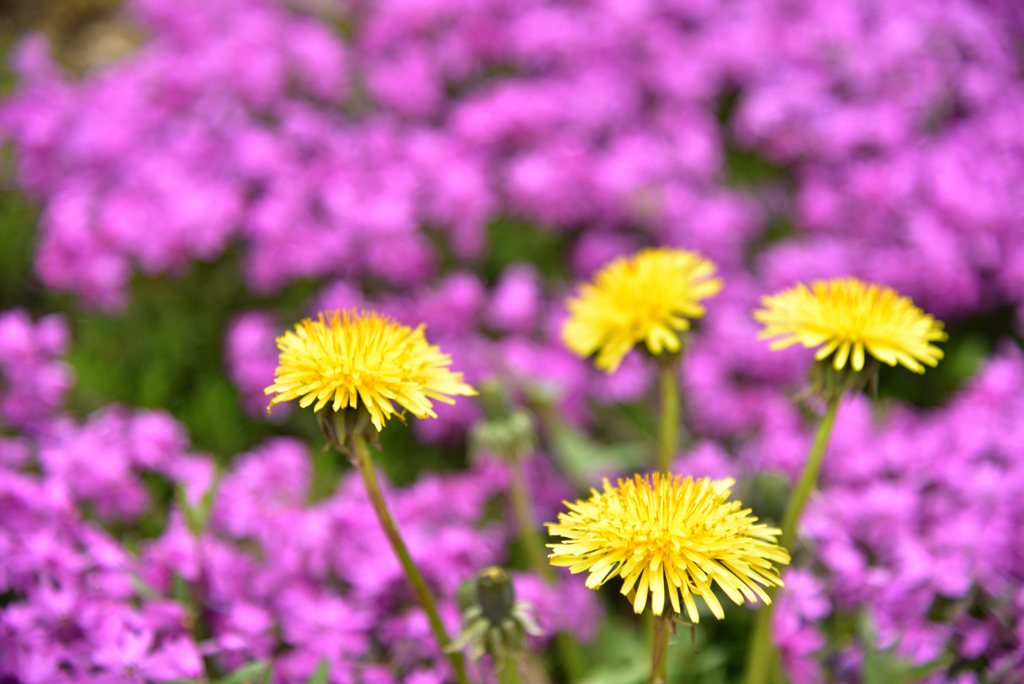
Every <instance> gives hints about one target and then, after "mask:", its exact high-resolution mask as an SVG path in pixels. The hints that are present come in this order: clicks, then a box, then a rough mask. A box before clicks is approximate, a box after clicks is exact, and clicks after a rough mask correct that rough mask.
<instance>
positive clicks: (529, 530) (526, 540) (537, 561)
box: [506, 456, 555, 584]
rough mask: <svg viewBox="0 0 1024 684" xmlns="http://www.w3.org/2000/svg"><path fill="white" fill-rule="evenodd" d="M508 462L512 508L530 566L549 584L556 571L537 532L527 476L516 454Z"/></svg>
mask: <svg viewBox="0 0 1024 684" xmlns="http://www.w3.org/2000/svg"><path fill="white" fill-rule="evenodd" d="M506 462H507V463H508V466H509V468H508V489H509V495H510V497H511V498H512V508H513V510H514V511H515V515H516V524H517V525H518V526H519V536H520V537H521V538H522V540H523V546H524V548H525V551H526V559H527V561H528V562H529V563H530V567H531V568H533V569H534V570H536V571H537V572H539V573H540V575H541V577H543V578H544V579H545V580H546V581H547V582H548V583H549V584H550V583H551V582H554V581H555V573H554V571H553V570H552V569H551V565H550V563H548V560H547V554H546V553H545V551H544V542H543V541H541V538H540V535H539V534H538V533H537V524H536V522H535V521H534V519H533V507H532V506H531V505H530V494H529V492H528V491H527V490H526V478H525V477H524V475H523V466H522V464H521V463H520V461H519V459H518V458H517V457H515V456H509V457H508V458H507V459H506Z"/></svg>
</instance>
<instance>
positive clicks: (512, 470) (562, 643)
mask: <svg viewBox="0 0 1024 684" xmlns="http://www.w3.org/2000/svg"><path fill="white" fill-rule="evenodd" d="M506 461H507V462H508V464H509V485H508V486H509V495H510V496H511V498H512V508H513V509H514V511H515V515H516V524H517V525H518V526H519V534H520V537H521V538H522V540H523V546H524V547H525V550H526V559H527V561H528V562H529V564H530V567H531V568H533V570H535V571H536V572H538V573H539V574H540V576H541V577H543V578H544V581H545V582H547V583H548V584H554V582H555V580H556V579H557V576H556V575H555V571H554V570H553V569H552V568H551V564H550V563H548V559H547V553H546V551H545V546H544V542H543V541H542V540H541V538H540V535H539V534H538V533H537V525H536V522H535V521H534V519H533V506H532V504H531V502H530V493H529V491H528V490H527V488H526V478H525V477H524V475H523V467H522V463H521V461H520V460H519V458H518V457H517V456H515V455H514V454H512V455H509V456H508V457H507V458H506ZM555 648H557V649H558V655H559V657H560V660H561V662H562V669H563V672H564V674H565V681H566V682H567V684H569V683H571V682H574V681H576V680H578V679H579V678H580V676H581V675H582V674H583V663H582V662H581V658H580V652H579V645H578V644H577V643H576V639H575V638H573V635H572V634H570V633H568V632H558V633H557V634H555ZM505 669H508V666H507V665H506V668H505ZM516 676H518V673H517V674H516Z"/></svg>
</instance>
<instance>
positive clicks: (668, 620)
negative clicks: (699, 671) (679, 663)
mask: <svg viewBox="0 0 1024 684" xmlns="http://www.w3.org/2000/svg"><path fill="white" fill-rule="evenodd" d="M651 614H652V615H653V613H651ZM671 635H672V611H670V610H666V611H665V612H664V613H663V614H661V615H660V616H658V617H657V618H655V621H654V645H653V648H652V649H651V678H650V679H649V680H648V681H649V683H650V684H665V682H667V681H668V645H669V637H670V636H671Z"/></svg>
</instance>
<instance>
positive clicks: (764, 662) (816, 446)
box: [744, 393, 842, 684]
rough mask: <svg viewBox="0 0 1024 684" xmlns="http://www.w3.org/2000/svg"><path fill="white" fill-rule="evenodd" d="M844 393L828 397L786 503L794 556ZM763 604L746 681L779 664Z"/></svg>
mask: <svg viewBox="0 0 1024 684" xmlns="http://www.w3.org/2000/svg"><path fill="white" fill-rule="evenodd" d="M841 398H842V394H841V393H839V394H837V395H836V396H834V397H832V398H831V399H829V400H828V405H827V406H826V408H825V415H823V416H822V417H821V421H820V422H819V423H818V429H817V431H815V433H814V443H813V444H812V445H811V453H810V456H808V458H807V465H806V466H804V472H803V475H801V476H800V481H799V482H797V485H796V488H795V489H794V490H793V493H792V494H791V495H790V497H789V503H788V504H787V505H786V514H785V516H784V517H783V518H782V535H781V536H780V537H779V545H780V546H782V547H783V548H785V549H788V550H789V552H790V555H791V556H792V555H793V553H794V547H795V545H796V526H797V523H799V522H800V514H801V513H803V510H804V506H805V505H806V504H807V499H808V498H810V496H811V492H812V491H814V487H815V486H816V485H817V484H818V473H819V472H821V462H822V460H823V459H824V457H825V451H826V449H827V448H828V441H829V438H830V437H831V436H832V426H833V425H835V422H836V411H837V410H838V409H839V400H840V399H841ZM775 590H776V588H775V587H769V588H768V589H767V592H768V595H769V597H771V598H772V600H773V601H774V599H775V593H776V591H775ZM773 605H774V603H773V604H771V605H767V606H762V607H761V610H759V611H757V613H756V615H755V617H754V631H753V632H752V633H751V635H750V645H749V648H748V653H747V672H746V676H745V678H744V681H745V682H746V684H765V683H766V682H767V681H768V679H769V677H770V676H771V673H772V672H773V671H774V670H775V667H776V654H775V649H774V648H773V647H772V641H771V624H772V606H773Z"/></svg>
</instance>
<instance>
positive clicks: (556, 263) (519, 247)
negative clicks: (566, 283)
mask: <svg viewBox="0 0 1024 684" xmlns="http://www.w3.org/2000/svg"><path fill="white" fill-rule="evenodd" d="M487 240H488V252H487V258H486V261H484V263H483V264H482V265H481V269H480V272H481V274H482V275H483V276H484V277H485V278H487V280H488V281H490V282H494V281H495V280H497V279H498V276H500V275H501V272H502V271H504V270H505V268H507V267H508V266H509V265H511V264H514V263H517V262H527V263H531V264H533V265H534V266H536V267H537V270H539V271H540V273H541V275H543V276H544V277H545V278H547V279H554V280H564V278H565V263H566V254H567V249H568V245H569V237H568V236H567V235H566V234H565V233H557V232H552V231H548V230H541V229H539V228H537V227H536V226H534V225H533V224H532V223H529V222H527V221H523V220H519V219H515V218H509V217H501V218H498V219H495V220H494V221H492V222H491V224H490V225H489V226H488V227H487Z"/></svg>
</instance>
